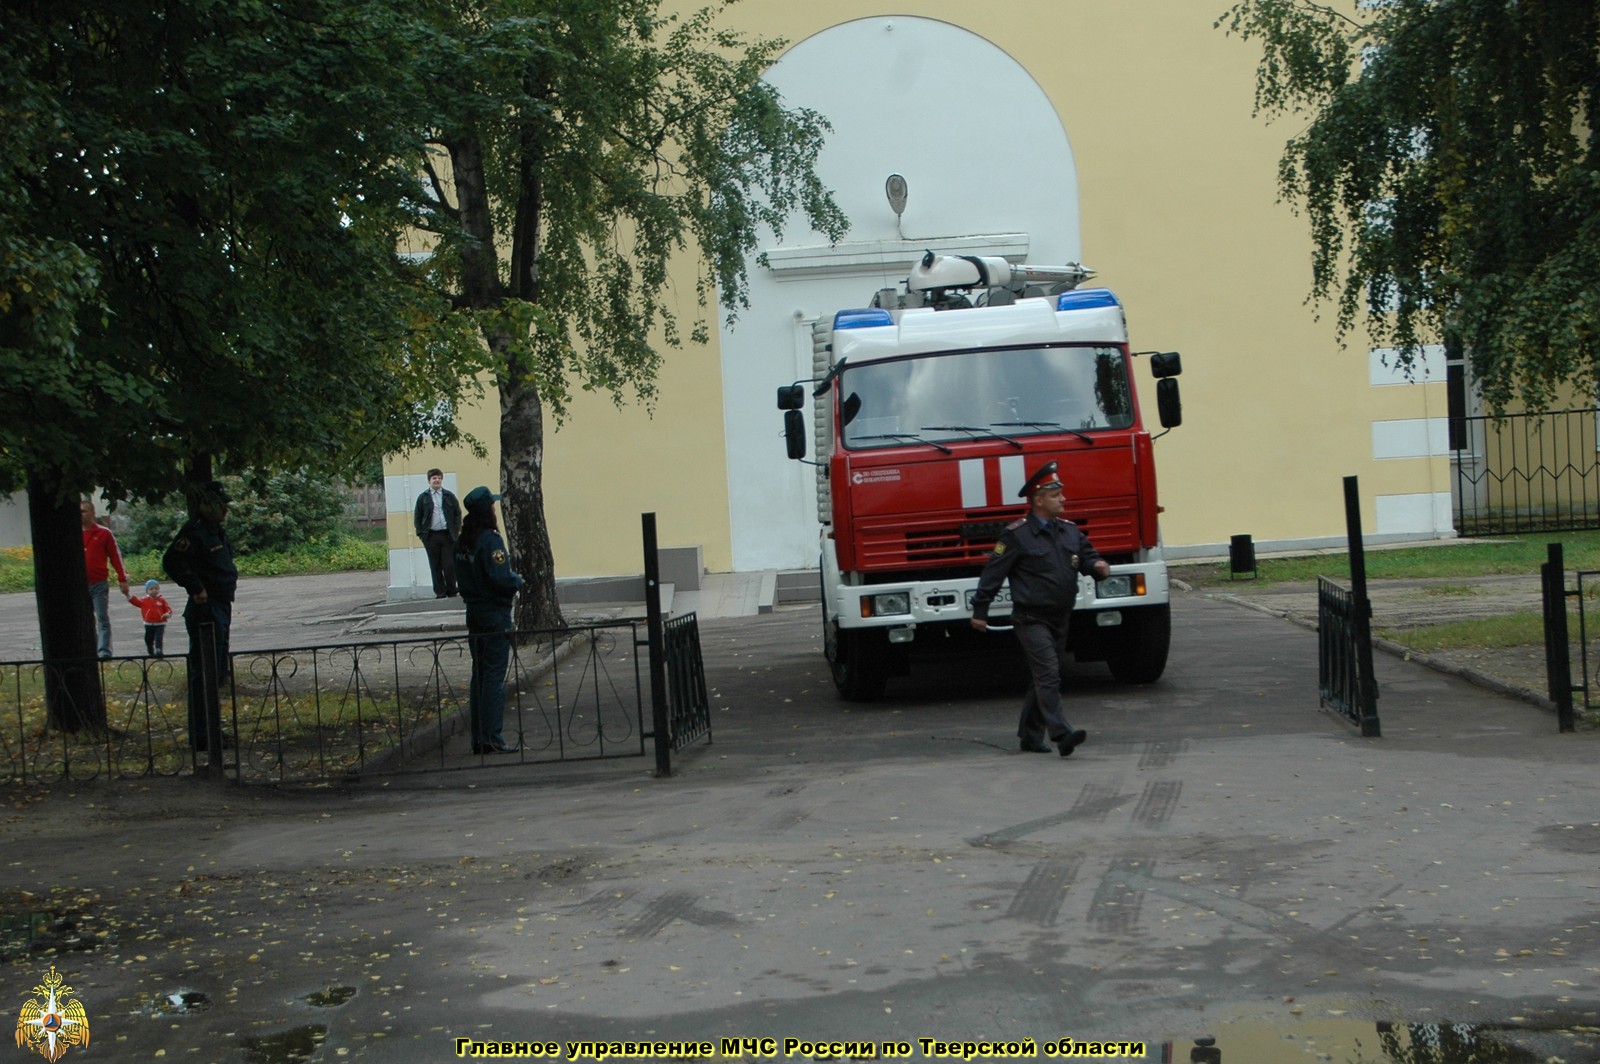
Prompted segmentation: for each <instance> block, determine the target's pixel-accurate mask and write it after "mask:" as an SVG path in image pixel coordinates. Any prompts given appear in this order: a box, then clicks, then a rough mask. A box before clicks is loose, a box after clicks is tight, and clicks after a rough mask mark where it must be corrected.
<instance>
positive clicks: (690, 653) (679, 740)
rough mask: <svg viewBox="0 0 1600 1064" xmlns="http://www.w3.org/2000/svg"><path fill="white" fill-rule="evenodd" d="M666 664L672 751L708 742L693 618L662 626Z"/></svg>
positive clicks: (706, 700)
mask: <svg viewBox="0 0 1600 1064" xmlns="http://www.w3.org/2000/svg"><path fill="white" fill-rule="evenodd" d="M662 631H663V635H664V636H665V639H664V643H665V646H664V653H665V655H666V660H667V711H668V716H669V720H670V731H671V733H672V749H674V750H682V749H683V748H684V747H686V746H688V745H689V744H690V743H692V742H695V741H697V740H698V739H700V738H701V737H702V736H703V737H704V738H705V740H706V742H708V743H709V742H710V741H711V700H710V699H709V698H707V697H706V672H705V668H704V666H703V665H702V663H701V662H702V659H701V657H700V625H699V622H698V621H696V620H695V615H694V614H692V613H691V614H687V615H686V616H683V617H672V618H669V619H668V620H667V621H665V622H664V623H663V625H662Z"/></svg>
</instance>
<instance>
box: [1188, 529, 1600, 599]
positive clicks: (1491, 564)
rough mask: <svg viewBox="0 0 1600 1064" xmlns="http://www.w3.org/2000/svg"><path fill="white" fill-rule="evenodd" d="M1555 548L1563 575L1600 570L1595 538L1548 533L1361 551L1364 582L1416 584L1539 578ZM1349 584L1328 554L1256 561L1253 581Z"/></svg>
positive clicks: (1344, 559)
mask: <svg viewBox="0 0 1600 1064" xmlns="http://www.w3.org/2000/svg"><path fill="white" fill-rule="evenodd" d="M1550 543H1560V544H1561V545H1562V550H1563V552H1564V554H1565V557H1564V558H1563V561H1564V562H1565V564H1566V567H1567V569H1568V570H1569V571H1570V570H1575V569H1600V532H1559V533H1558V532H1551V533H1548V534H1546V535H1542V536H1532V537H1522V538H1518V539H1479V540H1461V541H1459V542H1453V543H1434V544H1430V545H1429V546H1426V547H1393V548H1388V547H1386V548H1383V549H1381V550H1378V549H1371V548H1369V549H1368V550H1367V551H1366V558H1367V579H1368V580H1417V579H1426V578H1436V577H1475V576H1493V575H1498V574H1507V573H1511V574H1514V573H1526V574H1528V575H1530V576H1534V577H1537V576H1538V575H1539V566H1541V565H1543V564H1544V561H1545V558H1546V556H1547V554H1548V544H1550ZM1173 574H1174V575H1175V576H1177V577H1179V578H1180V579H1182V580H1184V581H1186V582H1187V583H1189V584H1192V585H1194V586H1196V587H1202V588H1221V587H1226V586H1228V585H1229V584H1237V583H1238V582H1239V581H1237V580H1234V579H1232V578H1231V576H1230V574H1229V572H1228V563H1227V561H1225V560H1223V561H1206V562H1197V563H1194V564H1185V563H1179V564H1177V565H1175V566H1173ZM1319 576H1326V577H1328V578H1329V579H1330V580H1337V581H1340V582H1348V581H1349V579H1350V556H1349V555H1348V554H1347V553H1345V552H1342V551H1341V552H1331V551H1330V552H1328V553H1323V554H1315V555H1309V556H1302V557H1263V556H1261V555H1260V554H1257V556H1256V581H1257V582H1258V583H1260V584H1290V583H1316V580H1317V577H1319Z"/></svg>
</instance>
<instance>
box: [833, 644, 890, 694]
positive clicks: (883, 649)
mask: <svg viewBox="0 0 1600 1064" xmlns="http://www.w3.org/2000/svg"><path fill="white" fill-rule="evenodd" d="M832 642H833V653H832V654H831V655H830V656H829V658H828V661H829V664H830V665H831V666H832V668H833V685H834V686H835V687H837V688H838V689H839V695H840V697H842V698H843V699H844V700H845V701H846V702H875V701H877V700H878V699H880V698H882V697H883V689H884V687H885V686H887V684H888V682H889V662H888V652H889V646H888V644H887V643H886V642H885V641H884V638H883V635H882V633H881V632H877V631H867V632H862V631H850V630H844V631H841V630H840V629H839V628H838V626H837V625H835V626H834V629H833V640H832Z"/></svg>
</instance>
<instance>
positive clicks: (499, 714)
mask: <svg viewBox="0 0 1600 1064" xmlns="http://www.w3.org/2000/svg"><path fill="white" fill-rule="evenodd" d="M499 498H500V496H498V495H496V494H494V493H493V492H491V491H490V490H489V489H488V488H486V487H482V486H481V485H480V486H479V487H476V488H473V489H472V490H471V491H469V492H467V497H466V498H465V499H463V500H462V502H463V504H464V505H465V506H466V508H467V517H466V520H464V521H463V522H462V523H461V536H460V538H459V539H457V540H456V586H457V587H459V588H460V590H461V598H462V600H463V601H464V602H465V603H466V606H467V649H468V651H469V652H470V653H471V655H472V685H471V687H470V688H469V689H468V696H467V706H468V709H469V711H470V717H471V720H472V752H473V753H474V754H514V753H516V752H517V750H518V749H519V747H518V744H516V743H508V742H506V741H505V738H504V737H503V736H502V735H501V734H500V732H501V727H502V726H503V723H504V719H505V712H506V669H507V668H508V667H509V665H510V660H511V635H510V633H511V603H512V601H513V600H514V599H515V598H516V595H517V589H518V588H520V587H521V586H522V577H521V576H519V575H518V574H517V573H516V572H515V571H514V570H513V569H512V568H511V559H510V557H509V556H508V555H507V553H506V543H505V540H503V539H501V538H500V526H499V524H498V523H497V522H496V521H495V516H494V504H495V501H496V500H498V499H499Z"/></svg>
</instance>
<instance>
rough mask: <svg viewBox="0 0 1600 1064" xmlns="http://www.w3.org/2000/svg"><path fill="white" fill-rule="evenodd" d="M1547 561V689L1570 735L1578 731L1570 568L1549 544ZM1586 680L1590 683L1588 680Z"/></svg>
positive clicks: (1543, 570) (1543, 571)
mask: <svg viewBox="0 0 1600 1064" xmlns="http://www.w3.org/2000/svg"><path fill="white" fill-rule="evenodd" d="M1545 558H1546V561H1545V563H1544V564H1543V565H1541V566H1540V567H1539V580H1540V583H1541V584H1542V585H1543V592H1544V594H1543V595H1542V598H1543V599H1544V675H1545V689H1546V690H1547V691H1548V692H1549V694H1550V701H1552V702H1554V703H1555V704H1556V727H1557V728H1558V729H1560V730H1561V731H1564V732H1569V731H1575V730H1576V726H1575V725H1574V723H1573V719H1572V691H1573V685H1572V651H1571V649H1570V647H1571V643H1570V641H1569V636H1568V632H1567V565H1566V558H1565V553H1564V551H1563V548H1562V546H1561V544H1559V543H1548V544H1546V545H1545ZM1579 586H1580V587H1581V586H1582V582H1581V579H1580V583H1579ZM1579 607H1580V608H1581V607H1582V599H1581V598H1580V599H1579ZM1584 679H1585V681H1586V682H1587V680H1588V677H1584Z"/></svg>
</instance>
